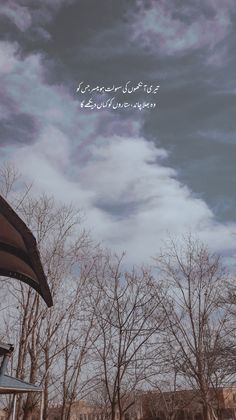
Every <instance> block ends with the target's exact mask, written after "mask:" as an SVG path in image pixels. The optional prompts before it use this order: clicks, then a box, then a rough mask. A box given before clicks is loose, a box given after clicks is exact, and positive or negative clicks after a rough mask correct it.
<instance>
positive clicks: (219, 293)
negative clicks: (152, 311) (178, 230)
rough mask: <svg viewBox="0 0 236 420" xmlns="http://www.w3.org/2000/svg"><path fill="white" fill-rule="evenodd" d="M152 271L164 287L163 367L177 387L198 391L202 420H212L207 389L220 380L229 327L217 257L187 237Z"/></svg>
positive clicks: (213, 414) (169, 249) (172, 246)
mask: <svg viewBox="0 0 236 420" xmlns="http://www.w3.org/2000/svg"><path fill="white" fill-rule="evenodd" d="M157 265H158V273H159V275H160V273H162V276H163V278H164V279H165V282H166V284H167V285H168V292H167V297H166V300H165V304H164V306H163V309H164V310H165V313H166V316H167V319H168V328H167V330H166V339H165V341H166V346H167V351H168V355H169V357H168V358H167V363H169V364H172V367H173V369H174V371H175V372H178V375H179V377H180V378H181V380H182V384H185V385H186V386H190V387H191V388H193V389H195V390H199V397H200V399H201V403H202V407H203V415H204V420H212V419H215V418H217V413H216V410H215V408H214V406H215V403H214V401H213V400H214V398H212V395H213V394H212V389H217V388H218V386H220V384H222V383H223V380H224V379H225V372H224V371H223V369H222V360H223V355H224V350H225V343H226V338H227V334H228V332H229V325H230V324H229V321H230V319H229V313H228V310H227V308H226V307H225V306H224V305H223V304H222V301H223V297H224V295H225V292H226V288H225V284H226V280H227V275H226V272H225V269H224V268H223V266H222V263H221V259H220V257H219V256H217V255H214V254H211V253H210V252H209V251H208V249H207V248H206V247H205V246H204V245H203V244H201V243H199V242H198V241H196V240H194V239H193V238H192V237H191V236H189V237H188V238H186V239H185V241H184V242H183V243H181V244H177V243H176V242H174V241H170V243H169V245H168V246H167V247H166V249H165V252H164V253H163V254H162V255H161V256H160V257H158V258H157ZM215 395H216V394H215Z"/></svg>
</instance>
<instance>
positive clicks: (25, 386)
mask: <svg viewBox="0 0 236 420" xmlns="http://www.w3.org/2000/svg"><path fill="white" fill-rule="evenodd" d="M41 391H42V388H41V387H39V386H37V385H33V384H29V383H27V382H24V381H22V380H21V379H16V378H12V377H11V376H8V375H0V394H20V393H24V392H41Z"/></svg>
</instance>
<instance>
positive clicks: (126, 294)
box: [90, 255, 163, 420]
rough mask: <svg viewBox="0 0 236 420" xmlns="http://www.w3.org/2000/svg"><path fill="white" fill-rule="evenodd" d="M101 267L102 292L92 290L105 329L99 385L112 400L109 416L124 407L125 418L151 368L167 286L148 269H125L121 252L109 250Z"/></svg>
mask: <svg viewBox="0 0 236 420" xmlns="http://www.w3.org/2000/svg"><path fill="white" fill-rule="evenodd" d="M95 270H96V271H95V272H94V276H93V278H95V280H96V281H95V282H94V280H93V283H92V284H91V287H92V288H93V289H94V288H95V289H97V290H98V293H94V292H92V293H91V300H90V306H91V308H93V311H94V312H95V315H96V324H97V331H98V334H99V337H98V340H97V341H96V342H95V343H94V357H95V360H96V363H97V372H98V377H97V387H98V389H102V390H103V396H104V392H105V394H106V399H107V400H108V401H109V418H110V419H111V420H114V419H115V416H116V413H119V419H120V420H122V419H123V418H124V415H125V413H126V412H127V411H128V410H129V409H130V408H131V407H132V406H133V405H134V403H135V394H136V392H137V390H138V389H139V387H141V386H142V384H143V383H144V382H145V381H146V379H147V376H148V374H149V373H150V370H151V366H152V357H153V348H154V346H155V348H156V347H157V342H158V332H159V331H160V329H161V327H162V324H163V313H162V311H161V310H160V307H161V300H162V296H161V290H159V289H158V287H156V285H155V287H154V283H153V278H152V276H151V274H150V273H149V272H148V271H145V270H144V269H143V270H141V271H139V272H136V271H135V270H132V271H131V272H122V269H121V259H119V258H115V257H111V256H109V255H104V257H103V258H99V259H98V260H97V261H96V264H95ZM99 295H100V298H99V299H98V298H97V297H98V296H99ZM94 296H96V299H94ZM154 320H155V321H154ZM105 410H106V411H107V407H105Z"/></svg>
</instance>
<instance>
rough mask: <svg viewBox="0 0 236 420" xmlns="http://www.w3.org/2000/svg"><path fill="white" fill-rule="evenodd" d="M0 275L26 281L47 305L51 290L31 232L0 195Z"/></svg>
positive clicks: (50, 301) (51, 303)
mask: <svg viewBox="0 0 236 420" xmlns="http://www.w3.org/2000/svg"><path fill="white" fill-rule="evenodd" d="M0 275H1V276H5V277H12V278H15V279H18V280H20V281H23V282H24V283H27V284H28V285H29V286H31V287H32V288H33V289H35V290H36V291H37V292H38V293H39V294H40V295H41V296H42V298H43V299H44V301H45V302H46V304H47V305H48V306H49V307H50V306H52V305H53V302H52V296H51V292H50V289H49V286H48V283H47V279H46V276H45V274H44V271H43V267H42V264H41V261H40V255H39V251H38V248H37V243H36V239H35V237H34V236H33V234H32V232H31V231H30V230H29V228H28V227H27V226H26V224H25V223H24V222H23V220H21V218H20V217H19V216H18V215H17V214H16V213H15V211H14V210H13V209H12V208H11V207H10V206H9V204H8V203H7V202H6V200H4V198H3V197H2V196H0Z"/></svg>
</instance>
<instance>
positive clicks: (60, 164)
mask: <svg viewBox="0 0 236 420" xmlns="http://www.w3.org/2000/svg"><path fill="white" fill-rule="evenodd" d="M1 48H2V51H3V52H4V54H5V57H6V63H7V61H8V72H5V73H4V75H3V79H2V80H3V82H2V83H4V86H5V88H6V91H7V94H8V95H9V97H10V99H11V100H12V101H14V102H15V104H16V105H17V107H18V109H19V110H20V112H24V113H27V114H30V115H31V116H32V117H33V118H35V119H36V120H37V122H38V123H39V131H38V132H37V133H35V135H36V139H35V141H34V142H32V144H28V145H23V146H22V145H21V146H20V145H19V147H17V146H16V147H15V149H14V151H12V150H11V151H10V156H9V157H10V158H11V159H12V160H13V161H15V162H16V164H17V165H18V167H19V169H20V171H21V172H22V174H23V176H24V177H25V179H27V180H30V181H34V191H35V192H37V191H46V192H47V193H50V194H54V195H55V196H56V197H57V199H58V200H61V201H63V202H71V201H73V202H74V203H75V204H76V205H77V206H78V207H80V208H82V209H84V210H85V213H86V223H87V226H88V228H90V229H91V230H92V232H93V235H94V237H95V238H96V239H97V240H99V241H103V242H104V244H105V245H107V246H110V247H111V248H112V249H113V250H114V251H117V252H120V251H123V250H127V252H128V257H129V261H130V262H132V263H139V262H148V260H149V258H150V256H152V255H155V254H156V252H157V251H158V248H159V246H160V244H161V241H162V239H163V238H164V237H165V236H166V234H167V232H169V233H170V234H174V235H178V234H182V233H183V232H184V231H185V230H189V229H191V230H192V231H193V232H197V234H198V236H200V237H202V238H204V239H206V240H207V241H208V242H210V244H211V246H212V247H214V248H215V249H218V250H219V249H224V250H225V249H228V250H229V249H233V248H234V241H233V238H232V235H231V232H233V231H234V232H235V231H236V228H235V225H228V226H227V225H223V224H219V223H216V221H215V220H214V215H213V213H212V211H211V210H210V209H209V207H208V206H207V204H206V203H205V202H204V201H203V200H201V199H199V198H195V197H194V195H193V194H192V192H191V191H190V190H189V189H188V187H187V186H184V185H182V184H181V183H180V182H179V181H178V177H177V173H176V172H175V171H174V170H173V169H172V168H169V167H167V166H165V165H164V163H165V162H164V160H165V158H166V156H167V153H166V151H165V150H163V149H158V148H156V147H155V145H154V144H153V143H151V142H148V141H146V140H145V139H144V138H140V137H139V136H138V129H137V122H135V123H133V122H132V120H131V121H130V120H129V119H128V121H127V120H126V121H125V122H123V121H122V120H121V119H120V118H119V117H118V114H110V113H109V112H107V113H106V114H103V113H102V112H98V113H82V112H81V110H80V108H79V107H78V102H77V101H76V100H75V99H74V98H72V97H71V95H70V94H69V93H68V92H67V91H66V90H65V89H64V88H63V87H62V86H52V85H48V84H47V83H46V82H45V80H44V77H43V66H42V61H41V57H40V55H30V56H28V57H25V58H20V57H19V56H18V55H17V47H16V45H14V46H11V45H10V44H8V46H7V47H6V45H5V44H0V52H1ZM104 126H106V130H105V131H104ZM120 128H122V129H123V131H122V130H120ZM102 132H104V135H101V133H102ZM118 132H119V133H120V132H122V135H119V136H118V135H116V133H118ZM7 150H8V149H7ZM149 262H150V260H149Z"/></svg>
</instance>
